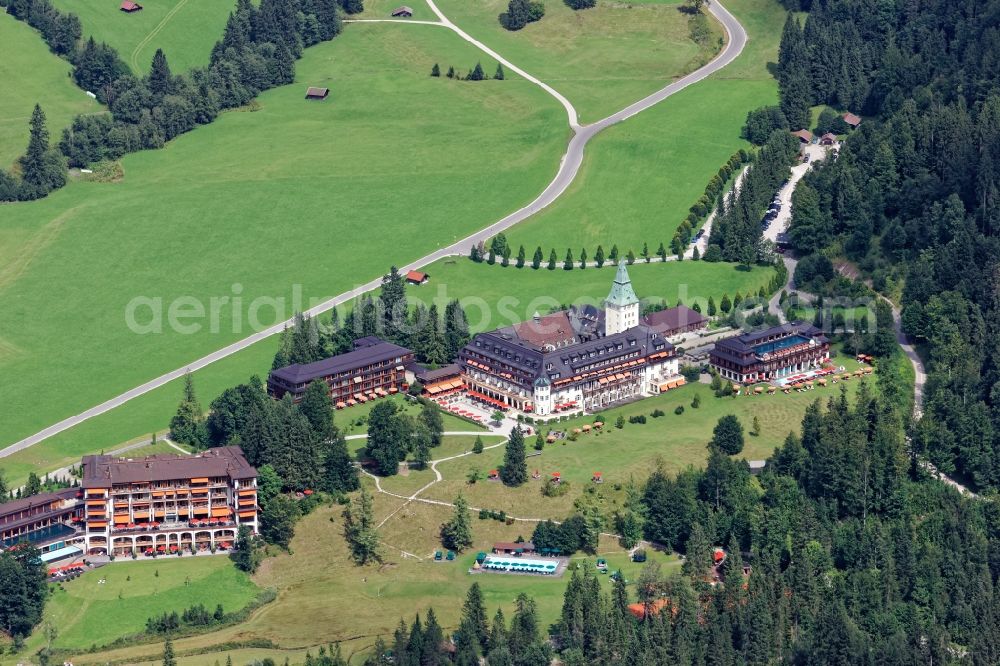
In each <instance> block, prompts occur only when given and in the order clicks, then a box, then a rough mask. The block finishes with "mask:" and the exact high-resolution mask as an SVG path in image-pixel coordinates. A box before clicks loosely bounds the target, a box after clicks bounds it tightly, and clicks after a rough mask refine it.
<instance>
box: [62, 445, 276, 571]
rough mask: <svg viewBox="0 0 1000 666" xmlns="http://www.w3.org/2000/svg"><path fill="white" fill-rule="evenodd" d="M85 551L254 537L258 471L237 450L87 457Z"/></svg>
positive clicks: (199, 545) (203, 545) (143, 549)
mask: <svg viewBox="0 0 1000 666" xmlns="http://www.w3.org/2000/svg"><path fill="white" fill-rule="evenodd" d="M82 486H83V499H82V501H83V503H84V516H83V519H84V532H83V543H84V552H86V553H88V554H100V553H111V552H113V553H114V554H116V555H127V554H130V553H132V552H133V551H135V552H136V553H139V554H149V553H151V552H156V553H169V552H176V551H177V550H179V549H183V550H190V549H192V548H194V549H196V550H208V549H210V548H213V547H215V548H218V547H221V548H230V547H231V546H232V544H233V543H234V542H235V541H236V532H237V529H238V528H239V527H240V526H241V525H246V526H247V527H249V528H250V529H251V531H253V532H254V533H256V532H257V531H258V524H257V470H255V469H254V468H253V467H251V466H250V464H249V463H248V462H247V460H246V458H244V457H243V451H241V450H240V449H239V447H235V446H224V447H220V448H215V449H209V450H207V451H204V452H202V453H199V454H196V455H190V456H183V455H181V456H149V457H146V458H135V459H132V458H119V457H114V456H86V457H84V459H83V480H82Z"/></svg>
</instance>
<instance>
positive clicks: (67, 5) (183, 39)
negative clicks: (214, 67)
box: [52, 0, 236, 74]
mask: <svg viewBox="0 0 1000 666" xmlns="http://www.w3.org/2000/svg"><path fill="white" fill-rule="evenodd" d="M52 4H54V5H55V6H56V8H58V9H61V10H63V11H65V12H72V13H74V14H76V15H77V16H79V17H80V22H81V23H82V24H83V36H84V38H87V37H93V38H94V39H95V40H97V41H98V42H107V43H108V44H110V45H111V46H113V47H115V49H117V51H118V55H119V56H120V57H121V59H122V60H123V61H124V62H125V63H126V64H127V65H128V66H129V67H131V68H132V70H133V71H134V72H136V73H137V74H146V73H147V72H148V70H149V64H150V63H151V62H152V60H153V54H154V53H156V49H163V52H164V53H165V54H166V56H167V61H168V62H169V63H170V67H171V69H173V70H174V71H176V72H180V71H185V70H188V69H191V68H192V67H207V66H208V56H209V54H210V53H211V52H212V46H214V45H215V42H217V41H218V40H219V39H220V38H221V37H222V31H223V29H224V28H225V27H226V18H227V17H228V16H229V12H231V11H232V10H233V8H234V7H235V6H236V2H235V0H232V1H230V0H211V2H199V1H198V0H148V1H147V2H142V3H140V4H142V7H143V8H142V11H138V12H133V13H131V14H128V13H125V12H123V11H121V10H120V9H119V5H121V3H120V2H114V1H113V0H53V2H52Z"/></svg>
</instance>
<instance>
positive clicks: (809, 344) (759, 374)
mask: <svg viewBox="0 0 1000 666" xmlns="http://www.w3.org/2000/svg"><path fill="white" fill-rule="evenodd" d="M709 358H710V363H711V365H712V367H713V368H715V370H716V371H717V372H718V373H719V375H720V376H721V377H722V378H723V379H729V380H732V381H734V382H738V383H740V384H753V383H756V382H766V381H771V380H774V379H780V378H782V377H785V376H788V375H791V374H795V373H797V372H802V371H804V370H810V369H814V368H819V367H821V366H822V365H823V363H825V362H826V361H827V360H829V358H830V341H829V339H827V337H826V336H825V335H824V334H823V332H822V331H821V330H820V329H818V328H816V327H815V326H813V325H812V324H807V323H803V322H795V323H790V324H782V325H781V326H775V327H773V328H769V329H767V330H765V331H759V332H757V333H746V334H744V335H739V336H736V337H732V338H727V339H725V340H720V341H719V342H717V343H715V347H714V348H713V349H712V351H711V352H710V353H709Z"/></svg>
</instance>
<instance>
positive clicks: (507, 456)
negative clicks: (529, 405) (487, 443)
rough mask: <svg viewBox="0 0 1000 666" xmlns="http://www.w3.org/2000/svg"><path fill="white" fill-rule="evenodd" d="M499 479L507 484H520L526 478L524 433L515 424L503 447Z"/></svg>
mask: <svg viewBox="0 0 1000 666" xmlns="http://www.w3.org/2000/svg"><path fill="white" fill-rule="evenodd" d="M500 480H501V481H503V483H504V485H507V486H520V485H521V484H523V483H525V482H526V481H527V480H528V465H527V463H526V462H525V451H524V433H523V431H522V430H521V427H520V426H515V427H514V429H513V430H512V431H511V433H510V438H509V439H508V440H507V444H506V446H505V448H504V458H503V467H502V468H501V470H500Z"/></svg>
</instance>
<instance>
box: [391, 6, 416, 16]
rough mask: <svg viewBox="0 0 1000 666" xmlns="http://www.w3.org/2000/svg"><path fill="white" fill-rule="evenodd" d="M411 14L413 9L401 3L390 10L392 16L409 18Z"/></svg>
mask: <svg viewBox="0 0 1000 666" xmlns="http://www.w3.org/2000/svg"><path fill="white" fill-rule="evenodd" d="M412 16H413V9H412V8H410V7H407V6H406V5H403V6H402V7H396V8H395V9H393V10H392V17H393V18H410V17H412Z"/></svg>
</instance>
